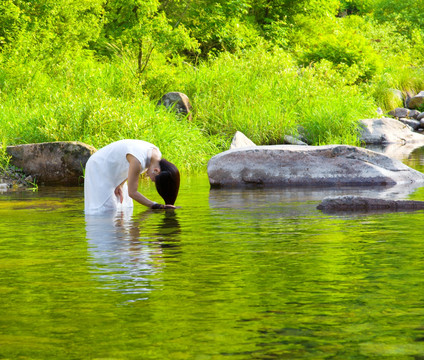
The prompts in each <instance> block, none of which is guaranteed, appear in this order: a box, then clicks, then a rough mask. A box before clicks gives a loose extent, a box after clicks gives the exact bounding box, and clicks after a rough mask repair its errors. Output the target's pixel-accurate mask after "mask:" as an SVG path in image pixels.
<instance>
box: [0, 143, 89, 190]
mask: <svg viewBox="0 0 424 360" xmlns="http://www.w3.org/2000/svg"><path fill="white" fill-rule="evenodd" d="M95 151H96V149H95V148H93V147H92V146H89V145H86V144H84V143H80V142H76V141H59V142H49V143H39V144H25V145H16V146H8V147H7V153H8V154H9V155H10V156H11V157H12V158H11V161H10V162H11V163H12V164H13V165H14V166H16V167H18V168H21V169H22V171H23V172H24V173H25V174H27V175H31V176H32V177H33V178H35V181H36V182H37V183H41V184H45V185H79V184H81V183H83V178H82V176H83V169H84V167H85V164H86V162H87V160H88V158H89V157H90V156H91V154H93V153H94V152H95Z"/></svg>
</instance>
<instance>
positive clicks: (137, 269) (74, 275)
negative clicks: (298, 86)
mask: <svg viewBox="0 0 424 360" xmlns="http://www.w3.org/2000/svg"><path fill="white" fill-rule="evenodd" d="M423 158H424V156H423V154H422V151H421V150H419V151H416V152H414V153H413V155H412V156H411V157H410V158H409V159H407V160H405V162H407V163H408V164H409V165H410V166H413V167H415V168H417V169H419V170H420V171H423V168H424V162H423V161H422V159H423ZM140 190H142V191H143V192H144V193H145V194H146V195H147V196H148V197H151V198H152V199H155V200H158V201H159V198H158V197H157V195H156V194H155V190H154V187H153V186H152V185H151V184H150V183H148V182H143V184H142V186H141V189H140ZM375 191H377V194H378V195H381V196H390V197H399V198H413V199H419V200H424V191H423V189H418V190H414V189H409V188H408V187H400V188H397V189H390V188H387V189H385V188H379V189H377V190H376V189H354V188H350V189H266V190H265V189H255V190H252V189H250V190H249V189H232V190H209V184H208V181H207V177H206V176H204V175H199V176H191V177H190V178H185V179H184V181H183V184H182V188H181V192H180V197H179V199H178V205H180V206H181V209H178V210H176V211H166V212H165V211H151V210H145V209H144V208H143V207H142V206H136V207H135V209H134V211H133V212H130V213H119V214H116V215H108V216H106V215H105V216H91V217H86V216H84V213H83V190H82V188H40V189H39V191H38V192H36V193H33V192H20V193H9V194H3V195H1V196H0V315H1V316H0V358H1V359H201V360H203V359H229V360H236V359H423V358H424V291H423V285H424V251H423V250H424V245H423V230H422V227H423V223H424V212H423V211H416V212H402V213H371V214H366V213H365V214H341V215H327V214H323V213H322V212H320V211H318V210H317V209H316V206H317V205H318V203H319V202H320V200H321V199H322V198H323V197H325V196H327V195H334V194H344V193H349V194H373V193H374V194H376V193H375Z"/></svg>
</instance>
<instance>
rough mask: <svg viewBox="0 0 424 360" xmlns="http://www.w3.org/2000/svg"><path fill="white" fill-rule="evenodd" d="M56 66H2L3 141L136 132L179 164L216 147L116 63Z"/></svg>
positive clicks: (188, 164)
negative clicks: (16, 69)
mask: <svg viewBox="0 0 424 360" xmlns="http://www.w3.org/2000/svg"><path fill="white" fill-rule="evenodd" d="M24 70H26V73H25V72H24ZM56 70H57V71H55V72H54V73H53V74H48V73H46V72H37V73H36V74H35V75H34V76H32V77H31V76H30V74H31V72H32V71H33V68H32V67H31V66H28V67H26V68H25V69H23V68H21V72H20V73H19V74H14V73H13V72H12V71H11V70H5V68H2V70H0V79H1V80H0V84H1V85H2V87H1V89H2V101H1V103H0V138H3V139H4V141H3V142H7V143H8V144H19V143H31V142H44V141H82V142H85V143H87V144H90V145H93V146H95V147H97V148H99V147H102V146H104V145H106V144H108V143H110V142H112V141H116V140H119V139H122V138H139V139H144V140H146V141H150V142H153V143H154V144H156V145H157V146H158V147H159V148H160V149H161V151H162V153H163V156H164V157H167V158H168V159H169V160H171V161H173V162H175V163H176V164H177V165H178V166H179V167H180V168H182V169H183V170H184V169H185V170H193V169H200V168H202V167H203V166H204V164H205V163H206V162H207V160H208V158H209V157H210V155H211V154H214V153H217V152H218V151H219V150H217V146H216V144H215V142H216V141H215V140H214V139H213V138H210V137H208V136H206V135H205V134H204V132H202V131H201V130H200V129H199V128H198V127H197V126H196V125H195V124H193V123H190V122H188V120H187V119H185V118H180V117H176V116H175V115H174V114H173V113H171V112H168V111H166V110H165V109H164V108H163V107H162V108H161V107H159V108H158V107H156V105H155V103H154V102H153V101H151V100H149V99H148V97H147V96H146V95H145V94H144V90H143V88H142V86H141V85H140V82H139V81H138V80H137V79H136V78H134V77H133V78H131V77H129V76H127V75H128V74H125V73H123V72H122V71H121V69H120V67H119V66H114V65H113V64H107V63H99V62H95V61H84V62H80V63H78V62H77V63H75V64H68V65H67V66H62V68H60V69H56Z"/></svg>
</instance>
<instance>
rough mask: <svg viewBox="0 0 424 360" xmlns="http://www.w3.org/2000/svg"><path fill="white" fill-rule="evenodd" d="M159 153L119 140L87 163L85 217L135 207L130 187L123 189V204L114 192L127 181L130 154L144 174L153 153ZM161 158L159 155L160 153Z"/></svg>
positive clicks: (142, 144)
mask: <svg viewBox="0 0 424 360" xmlns="http://www.w3.org/2000/svg"><path fill="white" fill-rule="evenodd" d="M153 149H157V150H158V151H159V149H158V148H157V147H156V146H155V145H153V144H150V143H148V142H146V141H142V140H119V141H116V142H114V143H111V144H109V145H107V146H105V147H103V148H101V149H100V150H98V151H97V152H95V153H94V154H93V155H91V157H90V158H89V159H88V161H87V164H86V165H85V177H84V209H85V213H86V214H95V213H99V212H103V211H108V210H118V209H124V208H128V207H132V206H133V201H132V199H131V198H130V197H129V195H128V187H127V183H125V184H124V186H123V187H122V190H123V195H124V200H123V202H122V204H121V203H120V201H119V198H118V197H117V196H116V195H115V189H116V187H117V186H118V185H120V184H122V183H123V182H124V181H125V180H126V179H127V178H128V169H129V165H130V164H129V162H128V160H127V158H126V156H127V154H131V155H133V156H134V157H135V158H136V159H137V160H138V161H140V163H141V169H142V170H141V172H143V171H144V170H146V169H147V167H148V166H149V165H150V159H151V157H152V150H153ZM159 154H160V151H159Z"/></svg>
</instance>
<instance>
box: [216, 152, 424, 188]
mask: <svg viewBox="0 0 424 360" xmlns="http://www.w3.org/2000/svg"><path fill="white" fill-rule="evenodd" d="M208 176H209V182H210V184H211V186H212V187H225V186H240V185H261V186H262V185H266V186H285V187H287V186H291V187H293V186H300V187H302V186H321V187H323V186H377V185H395V184H398V183H412V182H421V183H423V182H424V174H422V173H420V172H418V171H416V170H414V169H411V168H410V167H408V166H406V165H404V164H402V163H401V162H400V161H398V160H395V159H391V158H389V157H387V156H384V155H382V154H379V153H376V152H373V151H370V150H366V149H363V148H358V147H354V146H346V145H329V146H295V145H275V146H256V147H252V148H242V149H233V150H228V151H225V152H223V153H221V154H218V155H216V156H214V157H213V158H212V159H211V160H210V161H209V163H208Z"/></svg>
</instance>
